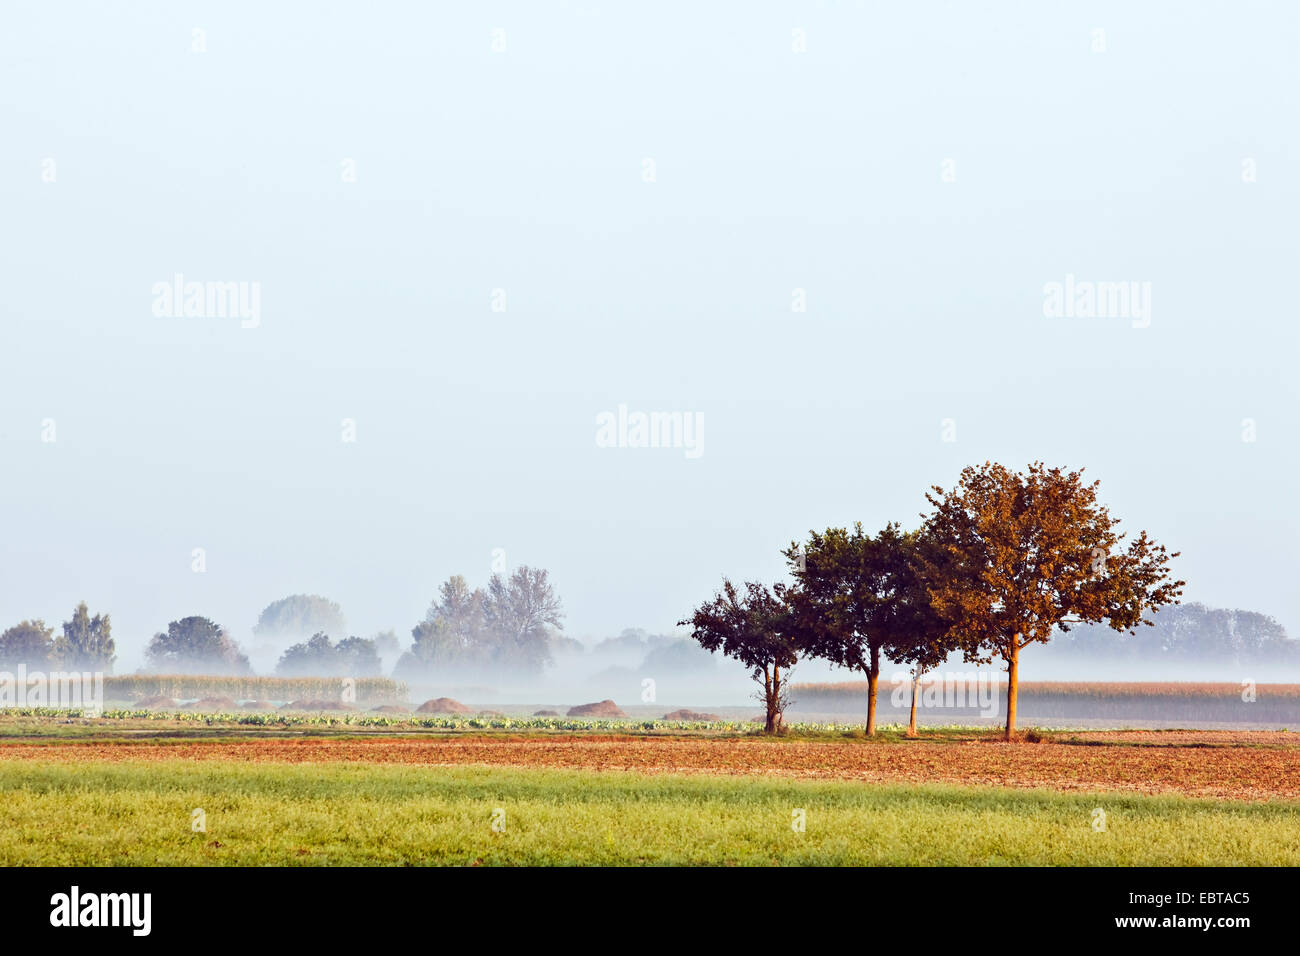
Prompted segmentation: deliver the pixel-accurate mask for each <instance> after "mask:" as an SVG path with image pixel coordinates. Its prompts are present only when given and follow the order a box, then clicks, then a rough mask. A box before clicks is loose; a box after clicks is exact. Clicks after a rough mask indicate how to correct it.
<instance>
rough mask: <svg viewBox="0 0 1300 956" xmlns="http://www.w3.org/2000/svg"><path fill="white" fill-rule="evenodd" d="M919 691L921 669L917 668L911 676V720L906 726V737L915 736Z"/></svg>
mask: <svg viewBox="0 0 1300 956" xmlns="http://www.w3.org/2000/svg"><path fill="white" fill-rule="evenodd" d="M920 689H921V669H920V668H919V667H918V668H917V670H916V673H915V674H914V675H912V719H911V720H910V721H909V722H908V724H907V736H909V737H915V736H916V697H917V692H918V691H919V690H920Z"/></svg>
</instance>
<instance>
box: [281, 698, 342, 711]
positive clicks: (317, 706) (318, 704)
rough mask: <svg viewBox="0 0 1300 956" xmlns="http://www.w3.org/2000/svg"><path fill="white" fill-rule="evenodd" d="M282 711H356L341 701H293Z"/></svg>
mask: <svg viewBox="0 0 1300 956" xmlns="http://www.w3.org/2000/svg"><path fill="white" fill-rule="evenodd" d="M280 709H281V710H356V708H355V707H353V706H352V705H351V704H345V703H343V702H342V701H339V700H291V701H289V703H287V704H285V705H284V706H283V707H281V708H280Z"/></svg>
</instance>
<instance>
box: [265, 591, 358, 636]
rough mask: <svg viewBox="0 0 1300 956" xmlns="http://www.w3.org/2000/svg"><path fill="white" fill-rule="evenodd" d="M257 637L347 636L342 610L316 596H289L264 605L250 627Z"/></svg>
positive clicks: (327, 600)
mask: <svg viewBox="0 0 1300 956" xmlns="http://www.w3.org/2000/svg"><path fill="white" fill-rule="evenodd" d="M253 633H254V634H256V635H257V636H258V637H305V636H307V635H311V634H329V635H335V636H338V637H343V636H345V635H346V634H347V619H346V618H344V616H343V609H342V608H340V607H339V606H338V605H337V604H335V603H334V602H333V601H331V600H330V599H329V598H324V597H321V596H320V595H319V594H291V595H289V596H288V597H285V598H280V600H278V601H273V602H271V603H270V604H268V605H267V606H266V607H265V608H264V609H263V610H262V613H261V615H260V616H259V617H258V619H257V624H255V625H254V626H253Z"/></svg>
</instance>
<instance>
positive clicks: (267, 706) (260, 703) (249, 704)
mask: <svg viewBox="0 0 1300 956" xmlns="http://www.w3.org/2000/svg"><path fill="white" fill-rule="evenodd" d="M239 706H240V707H242V708H244V710H275V704H273V703H271V702H270V701H269V700H246V701H244V702H243V703H242V704H240V705H239Z"/></svg>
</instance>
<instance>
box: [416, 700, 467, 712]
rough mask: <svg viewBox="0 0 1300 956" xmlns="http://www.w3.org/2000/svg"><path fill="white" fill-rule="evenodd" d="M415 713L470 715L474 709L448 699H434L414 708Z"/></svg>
mask: <svg viewBox="0 0 1300 956" xmlns="http://www.w3.org/2000/svg"><path fill="white" fill-rule="evenodd" d="M415 712H416V713H417V714H472V713H474V708H473V707H466V706H465V705H464V704H462V703H461V702H460V701H458V700H452V699H451V698H450V697H435V698H434V699H433V700H426V701H425V702H424V703H423V704H421V705H420V706H419V707H417V708H415Z"/></svg>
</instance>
